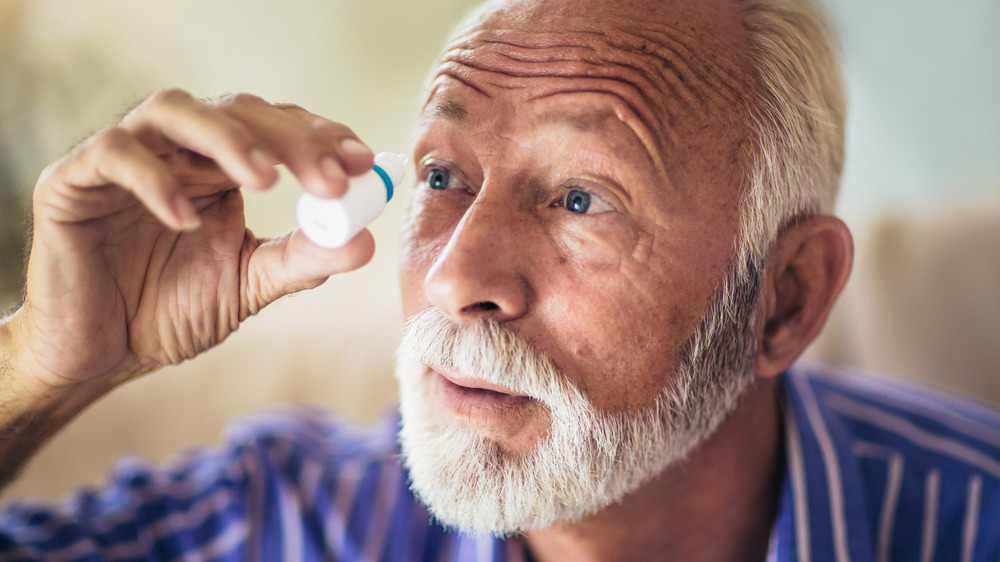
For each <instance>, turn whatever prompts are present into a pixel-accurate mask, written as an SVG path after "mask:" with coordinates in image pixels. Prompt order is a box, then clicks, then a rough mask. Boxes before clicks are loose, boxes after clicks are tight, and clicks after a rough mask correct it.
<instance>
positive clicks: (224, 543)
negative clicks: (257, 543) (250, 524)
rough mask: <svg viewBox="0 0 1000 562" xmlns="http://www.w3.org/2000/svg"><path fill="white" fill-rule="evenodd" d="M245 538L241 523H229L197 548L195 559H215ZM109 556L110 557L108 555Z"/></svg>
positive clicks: (244, 530) (245, 531)
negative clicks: (223, 529)
mask: <svg viewBox="0 0 1000 562" xmlns="http://www.w3.org/2000/svg"><path fill="white" fill-rule="evenodd" d="M246 538H247V528H246V527H245V526H243V525H230V526H229V528H228V529H226V530H225V531H224V532H222V533H221V534H219V535H218V536H216V537H215V538H214V539H212V542H210V543H208V544H206V545H203V546H201V547H199V548H198V551H197V552H198V555H197V556H194V559H195V560H215V559H217V558H219V557H221V556H222V555H223V554H225V553H227V552H230V551H231V550H233V549H234V548H236V547H237V546H239V545H240V543H242V542H243V541H245V540H246ZM109 558H110V557H109Z"/></svg>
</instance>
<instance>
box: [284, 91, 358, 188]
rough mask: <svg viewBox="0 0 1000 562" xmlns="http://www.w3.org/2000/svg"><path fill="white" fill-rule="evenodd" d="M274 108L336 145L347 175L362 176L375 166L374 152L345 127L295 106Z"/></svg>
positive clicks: (288, 105) (287, 105)
mask: <svg viewBox="0 0 1000 562" xmlns="http://www.w3.org/2000/svg"><path fill="white" fill-rule="evenodd" d="M275 107H277V108H279V109H282V110H284V111H285V112H287V113H289V114H290V115H293V116H295V117H297V118H298V119H300V120H302V121H303V122H304V123H309V124H311V125H312V127H313V128H314V129H315V130H316V131H317V132H318V133H319V134H321V135H324V136H326V137H327V138H328V139H329V140H330V142H331V143H332V144H334V145H336V146H337V148H338V150H337V153H338V155H339V156H340V163H341V165H342V167H343V169H344V171H345V172H346V173H347V175H349V176H357V175H360V174H363V173H365V172H367V171H368V170H371V169H372V166H374V165H375V152H374V151H372V149H371V148H370V147H369V146H368V145H367V144H365V143H363V142H362V141H361V139H359V138H358V136H357V135H356V134H355V133H354V131H353V130H351V128H350V127H348V126H347V125H344V124H343V123H337V122H336V121H330V120H329V119H326V118H325V117H321V116H319V115H316V114H315V113H310V112H309V111H306V110H305V109H303V108H302V107H299V106H297V105H295V104H275Z"/></svg>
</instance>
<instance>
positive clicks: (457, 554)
mask: <svg viewBox="0 0 1000 562" xmlns="http://www.w3.org/2000/svg"><path fill="white" fill-rule="evenodd" d="M453 544H454V545H455V546H454V548H453V549H452V553H453V554H452V557H451V558H448V560H454V561H455V562H466V561H467V560H475V547H476V538H475V536H473V535H461V536H459V537H458V540H457V541H455V542H454V543H453Z"/></svg>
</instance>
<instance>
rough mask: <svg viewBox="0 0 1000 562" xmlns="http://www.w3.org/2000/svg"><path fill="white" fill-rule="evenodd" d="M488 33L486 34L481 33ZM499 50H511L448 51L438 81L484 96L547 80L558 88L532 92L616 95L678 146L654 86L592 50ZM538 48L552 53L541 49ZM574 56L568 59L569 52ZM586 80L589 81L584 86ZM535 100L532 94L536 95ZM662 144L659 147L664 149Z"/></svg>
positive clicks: (475, 48)
mask: <svg viewBox="0 0 1000 562" xmlns="http://www.w3.org/2000/svg"><path fill="white" fill-rule="evenodd" d="M479 33H480V34H481V33H486V32H479ZM500 45H506V46H511V44H510V43H508V42H506V41H503V42H500V41H491V42H490V43H489V44H488V45H487V46H486V47H484V43H482V42H479V43H477V44H468V45H467V46H456V47H454V48H452V49H449V50H448V51H447V52H446V53H445V55H444V57H443V59H442V63H441V65H440V67H439V72H438V74H439V76H440V75H443V74H447V75H449V76H461V78H462V81H463V82H465V83H467V84H470V85H472V86H473V87H475V89H476V90H477V91H482V90H485V89H487V88H488V87H490V86H493V87H498V88H507V89H512V88H518V87H522V88H524V87H525V85H524V79H531V78H544V79H546V81H547V82H552V83H554V84H557V86H555V87H553V86H551V85H549V86H546V85H544V82H539V84H540V85H534V86H533V88H529V89H531V90H538V89H540V90H542V91H544V92H545V94H551V93H553V90H556V91H562V92H572V91H574V90H579V91H602V92H604V93H608V94H612V95H614V96H617V97H619V98H621V99H622V101H624V102H625V103H626V104H627V105H628V106H629V108H630V109H631V111H632V112H633V113H634V114H635V115H636V117H638V118H639V119H640V120H641V121H643V122H644V123H645V125H646V127H647V128H649V129H650V130H656V131H660V132H662V133H664V134H665V136H666V139H665V140H667V141H669V142H670V143H673V142H676V140H677V139H676V137H675V136H674V135H673V134H672V131H671V130H670V129H669V128H668V127H667V123H666V122H664V119H663V118H664V117H665V116H666V112H665V108H663V107H662V103H661V102H662V100H661V99H660V98H662V95H658V91H657V89H656V87H655V85H654V84H653V83H651V81H650V80H649V79H648V77H647V76H644V75H643V73H642V72H638V71H636V70H635V69H634V68H631V69H630V68H628V67H625V66H621V65H608V64H607V61H606V60H601V59H600V58H596V57H594V56H593V55H587V54H586V53H587V52H588V51H592V50H593V49H590V48H583V49H580V48H579V47H576V46H573V45H569V46H561V47H558V49H559V51H560V54H557V56H553V53H552V52H551V51H550V52H547V53H536V55H535V56H530V57H527V56H521V57H519V56H511V52H509V51H507V50H503V51H501V50H500V49H499V48H498V47H499V46H500ZM537 48H538V49H550V50H552V49H554V48H553V47H544V46H538V47H537ZM567 50H568V51H570V52H571V53H573V54H574V55H575V56H567V55H566V51H567ZM582 81H587V82H590V83H589V84H586V85H584V84H583V83H582ZM532 97H534V95H532ZM661 144H662V143H661V142H657V143H656V145H657V148H660V149H662V148H663V147H662V146H659V145H661Z"/></svg>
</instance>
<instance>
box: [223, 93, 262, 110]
mask: <svg viewBox="0 0 1000 562" xmlns="http://www.w3.org/2000/svg"><path fill="white" fill-rule="evenodd" d="M220 104H221V105H222V106H223V107H254V106H261V105H267V102H266V101H264V98H261V97H260V96H255V95H253V94H247V93H244V92H240V93H237V94H229V95H227V96H224V97H223V98H222V100H221V102H220Z"/></svg>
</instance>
